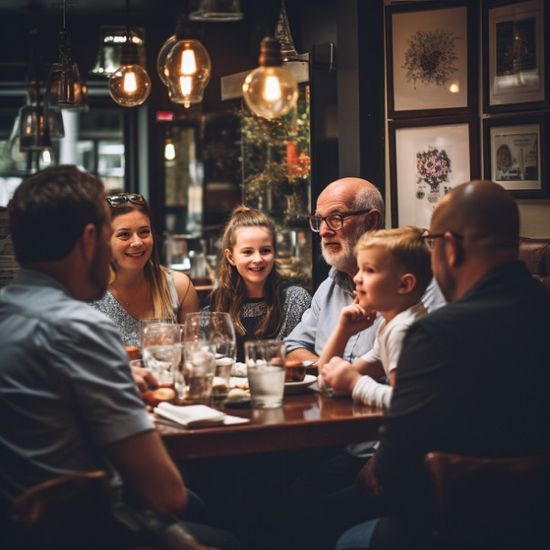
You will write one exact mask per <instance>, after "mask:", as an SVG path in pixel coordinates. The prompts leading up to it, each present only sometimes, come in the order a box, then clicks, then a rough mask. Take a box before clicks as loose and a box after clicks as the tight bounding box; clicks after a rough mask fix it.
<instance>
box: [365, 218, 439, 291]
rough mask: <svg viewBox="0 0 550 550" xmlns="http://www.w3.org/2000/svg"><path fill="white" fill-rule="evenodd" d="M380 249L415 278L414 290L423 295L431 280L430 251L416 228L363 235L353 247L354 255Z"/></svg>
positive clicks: (383, 230) (381, 230)
mask: <svg viewBox="0 0 550 550" xmlns="http://www.w3.org/2000/svg"><path fill="white" fill-rule="evenodd" d="M374 247H380V248H383V249H384V250H386V251H387V252H388V253H390V254H391V255H392V256H393V257H394V258H395V260H396V261H397V262H398V263H399V264H400V265H401V266H403V267H404V268H405V269H406V270H407V271H408V272H410V273H412V274H413V275H414V276H415V277H416V285H415V289H416V290H417V291H418V292H419V294H420V295H422V294H423V293H424V291H425V290H426V288H427V287H428V285H429V284H430V281H431V279H432V269H431V266H430V251H429V250H428V247H427V246H426V243H425V242H424V239H423V238H422V230H421V229H419V228H418V227H412V226H407V227H399V228H397V229H380V230H378V231H368V232H367V233H364V234H363V235H362V237H361V238H360V239H359V241H358V242H357V244H356V245H355V255H356V256H357V254H358V253H359V252H360V251H361V250H368V249H369V248H374Z"/></svg>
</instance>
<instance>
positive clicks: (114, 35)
mask: <svg viewBox="0 0 550 550" xmlns="http://www.w3.org/2000/svg"><path fill="white" fill-rule="evenodd" d="M130 34H131V40H132V42H134V44H136V46H137V49H138V59H139V65H145V47H144V44H145V40H144V31H143V29H142V28H136V27H134V28H132V29H131V30H130ZM126 39H127V27H126V26H116V25H102V26H101V28H100V31H99V49H98V52H97V58H96V63H95V65H94V66H93V68H92V69H91V70H90V73H91V74H94V75H97V76H104V77H106V78H109V77H110V76H111V75H112V74H113V73H114V72H115V71H116V70H117V69H118V68H119V67H120V64H121V63H120V56H121V50H122V45H123V44H124V43H125V42H126Z"/></svg>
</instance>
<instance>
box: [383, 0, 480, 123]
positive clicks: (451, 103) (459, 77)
mask: <svg viewBox="0 0 550 550" xmlns="http://www.w3.org/2000/svg"><path fill="white" fill-rule="evenodd" d="M475 13H476V10H475V9H474V7H473V5H472V2H471V1H470V0H461V1H458V0H449V1H445V2H442V1H434V2H430V1H423V2H414V3H410V4H409V3H407V4H393V5H389V6H387V7H386V29H387V32H386V52H387V54H386V55H387V81H388V117H389V118H391V119H393V118H406V117H411V118H412V117H415V118H418V117H422V116H434V115H442V116H448V115H455V116H458V115H469V114H472V113H474V112H476V110H477V93H476V88H475V87H476V81H477V43H478V33H477V28H478V26H477V25H476V22H475ZM442 52H443V53H442Z"/></svg>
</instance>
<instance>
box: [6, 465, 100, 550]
mask: <svg viewBox="0 0 550 550" xmlns="http://www.w3.org/2000/svg"><path fill="white" fill-rule="evenodd" d="M15 516H16V520H17V523H18V524H19V525H20V526H21V527H22V530H21V533H22V538H23V541H21V543H22V547H24V548H35V547H36V548H56V549H69V548H71V549H72V548H79V549H92V548H98V549H99V548H107V547H108V544H106V541H105V533H106V532H107V529H108V526H109V524H110V522H111V489H110V486H109V481H108V478H107V474H106V472H104V471H101V470H98V471H93V472H82V473H75V474H70V475H64V476H61V477H57V478H54V479H51V480H48V481H45V482H44V483H40V484H39V485H36V486H35V487H32V488H31V489H28V490H27V491H25V492H24V493H23V494H22V495H21V496H20V497H19V498H18V499H17V501H16V502H15Z"/></svg>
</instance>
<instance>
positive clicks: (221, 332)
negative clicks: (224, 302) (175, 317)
mask: <svg viewBox="0 0 550 550" xmlns="http://www.w3.org/2000/svg"><path fill="white" fill-rule="evenodd" d="M182 341H183V342H184V344H186V343H187V342H199V341H200V342H207V343H209V344H211V345H212V346H213V350H214V354H215V363H216V372H215V378H214V386H213V396H214V397H216V398H221V397H225V396H226V395H227V392H228V390H229V379H230V376H231V370H232V368H233V365H234V364H235V358H236V350H237V345H236V338H235V329H234V327H233V322H232V321H231V317H230V316H229V313H224V312H219V311H201V312H200V313H188V314H187V315H186V317H185V323H184V328H183V338H182Z"/></svg>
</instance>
